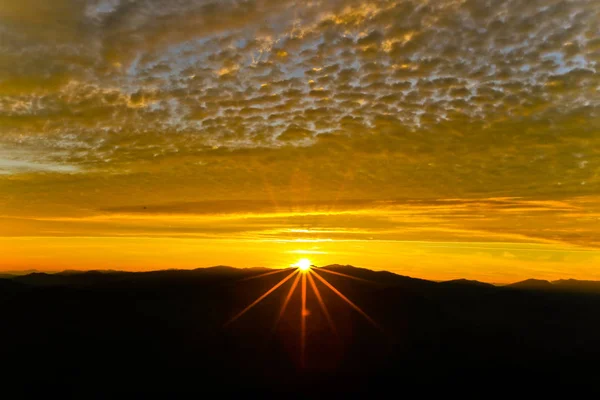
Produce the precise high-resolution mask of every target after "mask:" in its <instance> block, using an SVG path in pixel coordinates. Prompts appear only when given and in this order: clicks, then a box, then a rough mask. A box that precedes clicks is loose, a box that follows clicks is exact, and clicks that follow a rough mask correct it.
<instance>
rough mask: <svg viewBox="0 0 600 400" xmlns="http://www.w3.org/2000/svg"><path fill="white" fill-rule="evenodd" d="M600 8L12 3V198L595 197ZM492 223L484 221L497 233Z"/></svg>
mask: <svg viewBox="0 0 600 400" xmlns="http://www.w3.org/2000/svg"><path fill="white" fill-rule="evenodd" d="M9 3H10V4H9ZM596 8H597V7H595V2H594V1H592V0H590V1H586V0H581V1H577V2H568V1H563V0H553V1H550V2H549V1H541V0H539V1H537V0H536V1H524V0H509V1H505V2H489V1H483V0H468V1H461V2H456V1H450V0H448V1H446V0H433V1H429V2H422V1H410V0H397V1H375V0H374V1H361V2H359V1H351V0H338V1H327V2H319V1H317V2H293V1H287V0H284V1H272V0H257V1H251V2H248V1H233V0H232V1H225V0H223V1H216V0H215V1H204V0H202V1H200V0H198V1H166V0H143V1H125V0H122V1H119V0H114V1H113V0H98V1H96V0H87V1H86V0H59V1H55V2H43V1H38V0H25V1H21V2H4V3H3V4H2V5H1V6H0V18H1V19H2V22H3V23H2V28H0V29H1V32H0V35H2V37H3V41H2V44H1V46H2V47H1V49H0V65H1V66H2V67H1V68H0V91H1V92H2V93H3V94H4V95H3V96H2V98H1V99H0V125H1V126H2V135H1V137H0V147H1V148H2V149H3V153H2V154H0V159H1V160H3V161H2V163H3V164H2V167H0V168H2V176H1V177H0V190H1V191H2V193H3V194H6V196H5V200H3V201H4V202H3V203H2V207H3V209H4V210H5V211H6V212H15V213H20V212H26V213H34V214H35V212H38V213H40V214H43V215H45V214H46V213H53V212H58V213H60V212H64V210H65V209H69V210H73V211H72V212H74V213H78V212H83V211H82V210H85V209H89V208H92V209H105V208H107V207H108V206H109V205H112V206H114V207H117V208H118V207H124V208H125V209H126V208H127V207H133V206H138V205H140V204H141V203H143V202H141V201H139V199H145V198H148V197H149V196H152V197H153V198H154V199H155V201H154V202H153V203H160V204H175V203H187V202H194V201H196V200H197V199H203V200H206V201H209V202H210V201H220V200H223V199H235V200H236V201H238V200H239V201H246V200H250V201H254V200H256V201H265V200H267V199H268V200H269V201H273V202H276V203H277V202H283V203H285V201H290V199H291V198H297V197H298V196H300V198H302V199H304V200H306V201H307V202H309V203H311V202H317V201H328V202H330V203H332V204H334V203H336V202H343V201H346V200H350V199H369V200H390V199H406V198H412V199H422V200H426V199H443V198H459V199H462V200H463V201H467V200H469V199H487V198H495V197H522V198H526V199H529V200H531V201H533V199H542V200H546V201H551V200H557V199H558V200H560V199H563V200H569V199H573V198H576V197H577V198H579V197H585V196H594V195H596V194H597V193H598V191H599V190H600V173H599V171H600V169H599V168H600V164H599V161H598V160H600V150H598V149H600V136H599V135H598V129H599V128H600V115H599V112H598V109H599V106H600V100H599V97H598V87H599V85H600V79H599V75H598V68H599V64H598V63H599V62H600V58H599V54H600V46H599V44H598V40H597V37H598V30H597V29H598V28H597V21H596V20H597V18H596V17H597V10H596ZM223 10H227V12H223ZM75 171H77V173H76V174H74V173H73V172H75ZM73 187H77V188H78V190H77V195H76V196H74V195H73ZM150 194H152V195H150ZM41 196H45V197H44V198H45V201H46V203H47V204H48V207H47V209H42V205H41V204H40V201H39V199H40V198H41ZM510 207H513V208H512V210H513V211H510V210H509V208H510ZM536 207H537V206H535V205H533V203H531V202H530V203H528V204H527V205H526V206H524V205H515V204H511V205H500V204H495V205H494V207H493V209H494V210H496V211H497V212H501V213H502V215H505V216H506V215H510V216H511V217H510V218H509V219H510V220H511V221H513V222H515V221H516V219H511V218H513V217H514V216H513V214H510V212H514V213H522V215H524V216H533V215H537V212H538V209H537V208H536ZM591 207H592V208H591V211H590V212H591V213H595V212H596V210H597V204H596V203H594V204H593V206H591ZM19 210H22V211H19ZM36 210H37V211H36ZM61 210H63V211H61ZM515 210H516V211H515ZM428 212H431V213H435V212H436V211H435V210H434V209H430V210H429V211H428ZM453 212H459V210H458V209H457V208H454V209H453ZM554 212H556V213H559V211H558V210H555V211H554ZM459 215H462V214H460V213H459ZM561 215H562V214H561ZM507 218H508V217H507ZM514 218H516V217H514ZM536 218H537V217H536ZM540 221H542V220H540ZM481 224H482V226H479V225H477V226H475V225H476V224H475V222H473V227H472V228H473V229H478V230H484V231H485V230H486V229H487V230H493V229H495V228H494V226H490V227H484V226H483V224H484V223H483V222H481ZM584 225H585V226H586V228H585V229H586V230H585V232H579V231H576V228H577V226H576V224H573V225H568V226H565V227H564V230H565V231H570V232H571V233H570V235H571V236H570V237H569V238H567V236H568V235H567V233H565V232H563V233H560V234H557V235H558V236H559V237H560V239H559V240H566V241H568V242H569V243H592V240H591V239H589V237H590V235H592V234H591V233H590V232H588V230H587V229H588V228H587V226H588V225H587V222H586V223H585V224H584ZM550 228H551V227H548V229H550ZM449 229H453V232H458V231H459V227H457V226H454V227H450V228H449ZM497 229H498V230H499V231H501V232H506V231H509V229H508V228H507V227H506V226H499V227H497ZM589 229H591V230H592V233H593V232H594V231H593V229H592V228H589ZM411 232H412V233H411V234H412V235H413V236H418V234H417V233H416V231H411ZM439 232H442V231H439ZM439 232H438V233H439ZM510 232H513V233H514V234H515V235H523V236H524V237H530V238H533V237H537V236H535V234H534V233H533V232H530V231H528V230H527V229H524V228H520V229H513V230H510ZM420 234H421V233H419V235H420ZM429 234H431V235H433V233H431V231H430V233H429ZM439 234H441V235H447V234H448V231H443V232H442V233H439ZM457 235H458V234H457ZM539 237H541V238H542V239H543V240H554V239H553V238H552V237H551V235H546V234H539Z"/></svg>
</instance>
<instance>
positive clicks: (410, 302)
mask: <svg viewBox="0 0 600 400" xmlns="http://www.w3.org/2000/svg"><path fill="white" fill-rule="evenodd" d="M313 270H314V273H313V272H311V273H310V276H311V277H313V276H314V284H315V285H316V287H317V289H318V291H319V294H320V297H321V300H322V302H323V304H325V305H326V309H327V312H325V311H323V308H322V307H321V305H320V303H319V298H318V297H316V295H315V294H314V292H313V290H312V283H311V281H310V279H306V280H305V282H304V284H305V285H306V295H305V300H303V295H302V290H300V288H301V287H302V285H303V283H302V282H303V279H304V278H303V279H300V278H298V281H297V288H298V290H296V291H294V292H292V295H290V297H289V301H288V306H287V308H286V310H285V312H284V313H280V310H281V309H282V305H283V304H284V302H285V301H286V296H287V294H288V293H290V289H291V288H292V287H293V285H294V279H293V276H292V277H290V278H289V279H288V280H286V281H285V282H284V283H282V284H281V285H280V286H278V287H277V289H276V290H275V291H273V292H272V294H270V295H269V296H267V297H265V298H264V299H263V300H262V301H260V302H258V303H257V304H255V305H254V306H252V308H251V309H249V310H248V311H247V312H242V311H244V310H245V309H246V308H247V307H248V305H251V304H252V303H253V302H255V300H256V299H258V298H260V297H261V296H262V295H263V294H264V293H265V292H267V291H269V290H270V289H271V288H273V287H275V286H276V285H277V284H278V283H280V282H281V281H282V279H284V278H286V277H287V276H288V274H290V273H292V272H293V271H294V270H293V269H284V270H271V269H267V268H244V269H240V268H233V267H228V266H216V267H212V268H202V269H194V270H179V269H171V270H163V271H149V272H124V271H63V272H61V273H56V274H46V273H32V274H29V275H24V276H13V277H11V278H9V279H0V309H1V310H2V326H3V329H1V330H0V343H2V344H3V345H2V346H0V359H2V360H3V364H4V365H5V366H10V368H9V371H8V372H7V373H4V374H3V380H4V381H5V382H10V385H9V386H10V387H12V388H17V389H18V390H20V392H19V394H21V395H23V394H24V393H25V394H27V393H29V394H32V395H34V394H40V393H41V392H43V393H50V392H52V393H62V394H63V397H71V396H75V397H100V398H106V397H111V398H112V397H127V396H130V397H131V396H133V397H147V396H156V395H162V396H170V397H174V396H175V397H184V396H185V397H187V396H191V395H194V396H201V395H207V394H208V393H214V394H217V395H220V396H229V395H236V396H238V395H239V396H242V395H243V396H250V395H257V396H262V397H271V396H272V397H281V396H292V397H303V398H305V397H317V398H318V397H340V396H358V395H361V396H375V397H379V396H383V395H386V394H387V393H388V392H389V393H403V394H407V393H419V392H422V393H424V392H423V390H427V391H429V392H431V391H433V390H435V389H436V388H437V389H440V390H441V389H443V390H446V391H448V390H451V388H456V389H457V390H464V388H465V387H469V388H471V389H472V390H473V391H475V390H476V389H481V390H489V388H490V387H493V388H505V389H507V390H508V389H514V390H517V389H519V390H521V386H522V385H524V386H525V387H527V385H528V384H529V386H530V388H532V389H533V390H536V391H537V393H538V394H539V393H541V388H540V387H539V385H538V383H539V382H552V385H548V388H552V390H557V388H558V387H561V386H564V387H567V388H570V390H571V391H572V392H573V390H575V389H574V388H577V389H581V388H583V387H584V386H585V384H586V383H593V382H595V377H596V376H597V373H598V372H599V371H598V366H597V365H598V363H597V359H598V356H600V339H599V338H600V313H599V312H598V310H600V284H599V283H598V282H591V281H574V280H565V281H554V282H548V281H539V280H527V281H524V282H518V283H516V284H512V285H505V286H499V285H491V284H487V283H482V282H477V281H469V280H464V279H459V280H452V281H445V282H434V281H428V280H423V279H418V278H411V277H408V276H403V275H397V274H394V273H391V272H387V271H371V270H369V269H366V268H357V267H353V266H351V265H328V266H323V267H313ZM317 275H318V276H319V277H321V278H323V279H324V280H326V282H327V283H328V284H329V285H331V286H332V287H333V288H335V289H336V290H338V291H339V293H341V294H342V295H343V296H344V297H345V299H346V300H344V298H342V297H340V296H339V295H338V294H336V293H335V292H334V291H333V290H332V289H331V288H330V287H328V286H327V285H326V284H325V283H324V282H323V281H321V280H320V278H318V277H317ZM298 276H300V275H298ZM548 288H552V290H548ZM540 289H541V290H540ZM303 301H305V303H306V304H305V307H306V309H305V311H304V309H303V308H302V302H303ZM241 312H242V313H241ZM240 313H241V314H240ZM303 315H304V317H303ZM302 320H304V321H305V325H304V328H302V326H303V325H302V323H301V321H302ZM232 321H233V322H232ZM302 329H304V333H305V335H304V336H301V332H302ZM301 337H304V339H303V341H301ZM302 343H303V344H302ZM426 388H428V389H426ZM7 390H8V389H7ZM7 390H5V392H7ZM36 390H39V392H38V393H35V392H36ZM499 390H500V389H499Z"/></svg>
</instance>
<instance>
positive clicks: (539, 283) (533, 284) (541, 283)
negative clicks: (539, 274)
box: [504, 279, 554, 290]
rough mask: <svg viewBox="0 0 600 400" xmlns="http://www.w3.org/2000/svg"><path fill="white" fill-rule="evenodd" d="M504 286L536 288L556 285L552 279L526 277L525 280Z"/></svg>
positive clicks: (541, 288)
mask: <svg viewBox="0 0 600 400" xmlns="http://www.w3.org/2000/svg"><path fill="white" fill-rule="evenodd" d="M504 287H507V288H514V289H534V290H551V289H554V286H553V285H552V283H551V282H550V281H546V280H543V279H526V280H524V281H520V282H515V283H511V284H509V285H505V286H504Z"/></svg>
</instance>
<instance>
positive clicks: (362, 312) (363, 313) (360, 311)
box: [311, 270, 383, 332]
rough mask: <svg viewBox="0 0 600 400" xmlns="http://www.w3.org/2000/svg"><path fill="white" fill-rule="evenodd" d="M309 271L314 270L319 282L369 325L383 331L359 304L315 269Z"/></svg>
mask: <svg viewBox="0 0 600 400" xmlns="http://www.w3.org/2000/svg"><path fill="white" fill-rule="evenodd" d="M311 272H314V274H315V276H316V277H317V279H319V280H320V281H321V282H323V284H324V285H325V286H327V287H328V288H329V289H331V290H332V291H333V292H334V293H335V294H337V295H338V296H339V297H340V298H341V299H342V300H344V301H345V302H346V303H348V305H350V307H352V308H354V309H355V310H356V311H357V312H358V313H359V314H360V315H362V316H363V317H364V318H365V319H366V320H367V321H369V322H370V323H371V325H373V326H374V327H375V328H377V329H378V330H379V331H381V332H383V329H382V328H381V327H380V326H379V324H378V323H377V322H375V321H374V320H373V318H371V317H370V316H369V315H368V314H367V313H366V312H364V311H363V310H362V309H361V308H360V307H359V306H357V305H356V304H354V303H353V302H352V300H350V299H349V298H347V297H346V296H344V294H342V292H340V291H339V290H337V289H336V288H335V287H334V286H333V285H332V284H331V283H329V282H327V280H325V278H323V277H322V276H320V275H319V274H318V273H317V271H315V270H312V271H311Z"/></svg>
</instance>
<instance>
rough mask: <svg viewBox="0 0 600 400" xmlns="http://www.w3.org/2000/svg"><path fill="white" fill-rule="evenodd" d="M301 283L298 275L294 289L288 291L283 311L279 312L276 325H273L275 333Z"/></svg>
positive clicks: (282, 307) (282, 306) (293, 285)
mask: <svg viewBox="0 0 600 400" xmlns="http://www.w3.org/2000/svg"><path fill="white" fill-rule="evenodd" d="M299 282H300V274H297V275H296V279H294V282H293V283H292V287H290V290H289V291H288V294H287V296H286V297H285V300H284V301H283V304H282V305H281V309H280V310H279V315H277V319H276V320H275V324H273V331H274V330H275V329H276V328H277V325H279V321H280V320H281V317H283V313H285V310H286V309H287V306H288V304H289V302H290V300H291V299H292V296H293V295H294V291H295V290H296V287H298V283H299Z"/></svg>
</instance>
